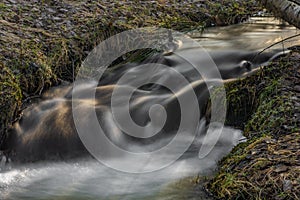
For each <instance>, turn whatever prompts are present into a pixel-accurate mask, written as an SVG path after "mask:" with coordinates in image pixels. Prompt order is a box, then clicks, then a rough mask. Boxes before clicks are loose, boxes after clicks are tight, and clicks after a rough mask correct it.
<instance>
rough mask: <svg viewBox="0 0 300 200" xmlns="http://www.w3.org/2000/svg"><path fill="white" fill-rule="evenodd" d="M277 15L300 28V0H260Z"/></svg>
mask: <svg viewBox="0 0 300 200" xmlns="http://www.w3.org/2000/svg"><path fill="white" fill-rule="evenodd" d="M259 1H260V2H261V3H262V4H263V6H265V7H266V8H267V9H268V10H270V11H271V12H272V13H273V14H274V15H275V16H276V17H280V18H282V19H283V20H285V21H287V22H289V23H290V24H292V25H294V26H296V27H297V28H300V0H259Z"/></svg>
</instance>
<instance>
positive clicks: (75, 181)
mask: <svg viewBox="0 0 300 200" xmlns="http://www.w3.org/2000/svg"><path fill="white" fill-rule="evenodd" d="M189 34H190V35H191V36H192V37H193V38H195V39H196V40H197V41H198V42H199V43H200V44H201V45H202V46H203V47H204V48H205V49H207V51H208V52H210V55H211V57H212V58H213V59H214V61H215V63H216V64H217V66H218V69H219V70H220V73H221V76H222V78H223V79H232V78H237V77H239V76H242V75H244V74H245V73H246V74H247V73H248V72H249V70H250V69H249V68H248V67H249V66H248V65H245V62H250V63H251V68H252V69H253V68H256V67H258V66H261V65H265V64H266V63H267V62H268V61H270V60H272V59H273V58H274V56H278V55H279V54H280V53H282V50H283V49H285V48H287V47H289V46H291V45H296V44H299V42H298V40H299V38H294V39H292V40H289V41H288V42H284V43H279V44H278V45H276V46H274V47H273V48H272V49H270V50H267V51H266V52H264V53H262V54H260V55H259V56H256V54H257V53H258V52H259V51H260V50H262V49H264V48H266V47H268V46H269V45H271V44H273V43H275V42H278V41H280V40H281V39H284V38H286V37H289V36H292V35H294V34H297V30H296V29H295V28H293V27H291V26H288V25H286V24H284V23H281V22H280V21H277V20H275V19H273V18H253V19H252V20H251V21H250V22H248V23H245V24H239V25H233V26H228V27H218V28H210V29H207V30H206V31H205V32H204V33H203V34H200V33H198V32H191V33H189ZM297 39H298V40H297ZM177 51H178V52H180V53H181V55H184V57H185V58H188V59H189V60H192V61H193V63H194V64H197V63H198V64H199V63H203V62H206V59H207V58H206V57H203V56H200V55H197V54H196V52H197V51H196V50H195V49H194V48H191V47H190V46H189V45H188V44H183V45H182V47H180V48H179V49H178V50H177ZM151 60H152V61H153V60H156V62H159V63H163V64H165V65H167V66H169V67H170V68H174V69H176V70H177V71H179V72H180V73H181V74H183V75H184V77H185V78H186V79H188V80H189V81H190V82H192V87H193V89H194V90H195V92H196V93H197V100H198V103H199V106H200V108H203V105H202V104H204V102H205V100H207V97H208V93H207V91H208V90H207V87H208V86H206V85H205V84H203V82H201V81H199V77H198V76H196V75H195V74H196V73H195V71H194V69H193V68H192V67H191V66H189V65H187V64H185V63H184V62H183V61H182V59H180V58H179V57H178V56H176V55H174V54H166V55H164V56H160V57H159V58H151ZM207 62H208V61H207ZM133 66H135V65H134V64H128V65H126V66H124V67H123V68H121V69H117V70H115V71H114V72H113V76H110V75H109V74H107V75H106V76H105V77H104V78H103V83H102V84H101V85H98V87H97V91H96V97H97V98H96V100H91V99H85V98H84V97H85V96H84V94H85V93H86V92H87V91H89V90H90V88H91V86H93V84H94V83H85V84H82V85H81V86H80V88H79V89H78V90H77V97H80V98H78V99H76V101H78V102H79V104H78V105H80V106H79V108H78V110H77V111H78V113H79V114H80V113H85V114H84V115H82V116H81V117H82V120H83V121H85V120H90V116H88V115H87V114H86V113H87V110H86V109H87V107H90V106H91V105H93V106H95V105H96V112H97V114H98V115H97V117H98V120H99V121H100V123H102V124H104V129H105V130H106V132H108V134H109V135H108V137H109V138H110V139H111V140H112V141H113V142H114V143H115V144H117V145H118V146H121V147H122V148H124V149H126V150H128V151H133V152H137V153H141V152H148V151H153V150H155V149H157V148H161V147H163V146H165V145H166V144H168V143H170V141H171V140H172V139H173V134H172V133H174V129H176V128H178V127H177V126H176V124H178V123H179V121H178V120H179V118H178V116H180V110H178V109H177V107H178V102H177V101H176V100H174V95H173V94H172V93H171V92H170V91H169V90H167V89H165V88H163V87H161V86H158V85H148V86H145V87H141V88H139V89H138V90H135V92H134V94H133V98H132V101H131V104H130V106H131V107H130V109H131V111H132V112H131V113H130V114H131V116H132V118H133V119H134V120H135V122H136V123H137V124H140V125H141V126H143V125H144V126H145V125H147V123H148V122H149V116H148V115H146V116H145V114H144V113H147V112H146V111H147V110H149V108H150V107H151V105H153V104H162V105H164V106H166V107H167V109H166V110H167V114H168V116H169V115H170V116H171V117H170V119H169V118H168V119H167V121H166V126H164V128H163V130H162V132H160V133H161V134H160V136H157V137H151V138H150V139H149V138H148V139H146V140H145V141H142V142H141V140H136V139H134V138H133V137H130V136H128V135H127V136H123V134H122V132H121V131H120V130H119V129H118V127H116V125H115V124H114V123H113V118H112V116H111V111H110V110H109V109H107V107H108V106H109V105H110V102H109V100H110V98H111V93H112V90H113V89H114V86H113V85H114V84H115V83H116V81H117V80H118V79H119V78H120V77H121V76H122V75H124V74H125V73H126V74H127V75H129V77H131V79H130V80H132V81H133V80H135V79H134V78H132V77H136V74H138V71H136V70H131V69H132V68H133ZM206 70H207V71H209V70H210V69H206ZM163 73H164V72H162V71H158V72H157V74H156V75H155V76H153V77H147V79H155V80H159V81H160V83H164V82H166V81H167V80H169V79H170V77H169V76H161V74H163ZM208 74H209V73H208ZM143 78H144V79H145V77H143ZM212 78H216V77H213V76H212ZM133 82H134V81H133ZM178 87H180V86H178ZM124 88H125V89H128V88H129V86H128V85H124ZM71 89H72V87H71V86H61V87H59V88H55V89H52V90H50V91H48V92H47V93H46V94H45V95H44V100H42V101H41V102H40V103H37V104H34V105H32V106H31V107H29V108H28V109H26V110H25V111H24V115H23V118H22V119H21V120H20V122H18V123H16V124H15V126H14V133H15V134H16V135H17V136H18V137H19V138H21V139H20V140H16V139H13V141H14V143H12V144H13V145H15V150H16V151H19V154H20V157H19V158H18V159H19V160H21V159H24V160H34V159H37V160H40V159H45V157H44V156H49V155H47V154H46V153H45V152H47V153H49V154H50V156H53V155H56V156H57V154H59V156H61V157H63V158H64V157H68V156H70V155H68V154H70V153H69V152H70V151H72V154H76V155H77V153H79V154H80V155H81V153H82V151H84V150H83V146H82V144H81V143H80V142H78V140H79V138H78V135H77V134H76V131H75V128H74V125H73V122H72V117H71V115H72V114H71V111H70V109H71V97H70V96H71V93H70V91H71ZM179 89H180V88H179ZM184 93H185V92H184V91H182V90H178V93H177V96H176V97H180V96H184V95H182V94H184ZM76 109H77V108H76ZM191 113H193V112H191ZM154 114H155V113H154ZM200 114H203V113H200ZM191 116H193V114H192V115H191ZM192 118H193V117H191V119H188V120H192ZM196 119H197V118H196ZM197 120H198V119H197ZM198 121H200V123H198V126H197V128H196V129H195V130H194V132H195V134H196V135H193V134H186V135H184V137H182V138H180V140H179V141H178V142H177V143H176V145H175V148H173V149H172V151H167V153H162V154H161V155H159V157H158V158H159V159H158V161H156V162H152V163H151V162H150V163H148V164H147V167H149V166H150V169H156V167H157V168H159V165H161V163H163V162H164V160H166V159H167V158H168V157H172V156H175V157H176V155H177V153H178V152H177V151H179V150H180V149H182V147H184V146H185V145H186V143H185V142H186V141H193V143H192V145H191V147H190V148H189V149H188V150H187V151H186V153H184V154H183V155H182V156H180V158H179V159H177V161H175V162H174V163H173V164H171V165H169V166H167V167H165V168H163V169H160V170H156V171H154V172H149V173H126V172H120V171H117V170H115V169H112V168H109V167H106V166H105V165H104V164H101V163H100V162H98V161H96V160H95V159H92V158H90V157H84V158H81V159H78V158H77V159H71V160H69V159H65V161H44V162H38V163H34V164H16V163H14V162H13V163H10V164H8V165H6V166H4V165H3V162H2V164H1V170H2V171H1V172H0V199H200V198H203V199H207V198H208V197H207V196H206V195H205V194H204V192H202V190H201V189H199V188H197V186H196V185H194V184H192V183H190V182H189V181H188V184H185V183H181V184H179V186H178V185H176V184H172V183H174V182H175V181H178V180H179V179H182V178H186V177H189V176H196V175H198V174H200V175H210V174H212V173H213V172H214V170H215V169H216V163H217V161H218V160H220V159H221V158H222V157H223V156H225V155H226V154H228V153H229V151H230V150H231V149H232V147H234V146H235V145H236V144H238V143H239V142H241V141H242V140H244V137H243V135H242V133H241V131H240V130H236V129H233V128H230V127H225V128H223V129H222V126H221V125H219V124H215V126H214V127H213V128H212V129H211V132H210V134H207V133H206V131H207V128H208V127H207V124H206V121H205V120H204V118H203V117H200V118H199V120H198ZM85 122H86V121H85ZM156 123H158V124H159V123H160V122H159V121H158V122H156ZM217 132H220V133H221V134H220V137H219V139H218V141H217V143H216V145H214V148H213V149H212V151H211V152H210V153H209V154H208V155H207V156H206V157H204V158H201V159H200V158H199V149H200V147H202V148H206V147H207V148H209V146H210V143H211V142H212V141H213V140H214V136H215V134H217ZM58 133H60V134H62V135H63V136H58V137H54V136H53V135H57V134H58ZM147 134H148V133H145V135H147ZM66 135H67V137H64V136H66ZM161 135H162V136H161ZM204 137H206V140H204ZM49 138H51V139H49ZM45 141H47V142H46V143H45ZM104 149H105V150H106V156H107V157H109V158H108V160H110V161H111V162H112V163H114V164H115V165H117V166H121V167H122V168H123V169H128V170H127V171H130V169H135V168H136V166H137V165H139V163H137V162H123V161H124V160H126V155H122V156H121V157H120V156H119V157H118V156H115V155H114V154H113V153H111V151H110V149H107V148H106V147H105V148H104ZM85 153H86V152H85ZM110 153H111V154H110ZM47 158H48V157H47ZM141 162H142V160H141ZM145 168H146V167H145ZM200 185H201V184H200ZM198 187H200V186H198Z"/></svg>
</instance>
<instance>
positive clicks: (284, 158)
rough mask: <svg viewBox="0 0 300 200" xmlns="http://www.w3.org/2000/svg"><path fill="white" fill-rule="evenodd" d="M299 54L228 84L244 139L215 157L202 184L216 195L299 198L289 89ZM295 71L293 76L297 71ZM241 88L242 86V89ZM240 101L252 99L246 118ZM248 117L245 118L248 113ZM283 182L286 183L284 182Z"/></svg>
mask: <svg viewBox="0 0 300 200" xmlns="http://www.w3.org/2000/svg"><path fill="white" fill-rule="evenodd" d="M299 55H300V54H299V53H297V52H294V53H292V54H290V55H288V56H286V57H284V58H281V59H278V60H276V61H274V62H273V63H272V64H271V65H270V66H267V67H266V68H265V69H263V70H262V71H260V72H259V73H257V74H255V75H253V76H251V77H248V78H245V79H243V80H239V81H237V82H233V83H229V84H227V85H226V89H227V90H228V93H229V102H230V103H232V105H231V104H229V107H231V106H232V108H233V109H234V110H233V111H229V112H230V115H231V117H232V120H234V118H235V117H236V118H238V117H240V115H242V119H243V121H242V122H241V123H244V124H245V126H244V132H245V135H246V136H247V137H248V138H249V139H248V141H247V142H245V143H241V144H239V145H238V146H237V147H235V148H234V149H233V151H232V152H231V153H230V154H229V155H228V156H226V157H225V158H224V159H223V160H222V161H221V162H220V171H219V172H218V174H217V175H216V176H215V177H214V178H213V179H212V180H211V181H210V183H209V184H207V188H208V189H209V190H210V191H211V192H212V193H213V194H214V195H215V197H216V198H221V199H297V197H299V195H300V194H299V191H300V190H299V189H300V183H299V178H297V177H300V170H299V157H298V156H297V153H296V152H298V151H299V144H300V143H299V142H300V141H299V137H300V133H299V121H298V119H297V117H295V114H296V113H297V112H299V110H297V109H295V108H296V107H295V104H296V103H297V100H295V98H293V97H294V96H296V93H295V91H294V90H293V89H291V88H293V85H294V81H291V80H295V81H296V82H297V79H298V81H299V78H297V77H299V69H300V65H299V60H298V58H299ZM297 74H298V75H297ZM245 87H246V88H247V89H245ZM242 102H251V104H250V105H252V107H251V109H250V111H249V113H248V114H246V115H247V117H245V116H244V115H245V113H244V110H245V108H244V106H245V104H243V103H242ZM249 116H250V117H249ZM287 185H288V186H287Z"/></svg>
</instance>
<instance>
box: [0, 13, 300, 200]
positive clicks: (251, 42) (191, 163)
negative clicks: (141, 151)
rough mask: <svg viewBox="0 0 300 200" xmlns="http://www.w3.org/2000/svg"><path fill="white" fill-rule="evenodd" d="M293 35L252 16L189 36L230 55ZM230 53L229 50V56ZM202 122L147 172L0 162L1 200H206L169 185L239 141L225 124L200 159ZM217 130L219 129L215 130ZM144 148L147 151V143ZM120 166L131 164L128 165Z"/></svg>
mask: <svg viewBox="0 0 300 200" xmlns="http://www.w3.org/2000/svg"><path fill="white" fill-rule="evenodd" d="M297 33H299V31H298V30H296V29H295V28H293V27H291V26H289V25H287V24H286V23H282V22H280V21H279V20H275V19H274V18H252V19H251V20H250V21H249V22H247V23H245V24H239V25H233V26H228V27H217V28H210V29H207V30H205V31H204V33H203V34H201V33H199V32H191V33H189V34H190V35H191V36H192V37H193V38H195V39H197V41H199V42H200V44H201V45H202V46H203V47H204V48H206V49H207V50H208V51H209V52H212V54H213V53H214V52H217V51H218V52H220V51H221V52H231V51H232V52H235V53H237V52H239V51H240V50H244V51H245V50H247V51H253V50H255V51H259V50H261V49H264V48H266V47H268V46H269V45H271V44H274V43H275V42H278V41H280V40H282V39H284V38H287V37H289V36H292V35H294V34H297ZM296 44H299V38H294V39H292V40H290V41H287V42H284V43H280V44H278V45H276V46H275V47H273V49H274V48H277V49H278V48H279V49H280V48H287V47H289V46H292V45H296ZM221 55H222V56H223V57H222V60H221V62H222V63H226V56H224V55H225V54H224V53H221ZM228 55H229V54H228ZM232 55H234V53H233V54H230V56H232ZM219 62H220V61H219ZM222 63H221V64H220V65H222ZM217 64H218V63H217ZM204 123H205V121H202V126H200V127H199V130H198V137H196V140H195V141H194V143H193V145H192V147H191V148H190V149H189V151H188V152H186V153H185V154H184V155H183V156H182V157H181V158H180V159H179V160H177V161H176V162H175V163H173V164H172V165H170V166H169V167H167V168H164V169H163V170H159V171H156V172H151V173H147V174H129V173H123V172H119V171H116V170H114V169H110V168H108V167H106V166H104V165H102V164H101V163H99V162H97V161H96V160H94V159H91V158H86V159H80V160H71V161H65V162H41V163H36V164H26V165H15V164H14V163H11V164H10V165H11V166H10V165H8V166H5V167H4V166H3V164H2V169H1V170H2V171H1V172H0V199H13V200H18V199H19V200H21V199H22V200H23V199H57V200H62V199H72V200H73V199H193V198H195V199H201V198H203V199H206V198H207V197H206V196H205V194H204V192H202V191H201V190H199V189H192V188H193V187H194V186H193V184H192V183H191V184H190V187H187V188H185V187H179V188H180V189H178V187H170V186H169V184H171V183H174V182H175V181H178V180H179V179H182V178H185V177H189V176H195V175H197V174H200V175H208V174H211V173H213V172H214V170H215V169H216V163H217V161H218V160H220V159H221V158H222V157H223V156H225V155H226V154H227V153H229V152H230V150H231V149H232V147H234V146H235V145H236V144H238V143H239V142H241V141H242V140H244V137H243V136H242V133H241V131H239V130H235V129H232V128H229V127H225V128H224V129H223V131H222V135H221V137H220V139H219V141H218V143H217V145H216V146H215V147H214V149H213V150H212V152H211V153H210V154H209V155H208V156H207V157H205V158H204V159H202V160H200V159H199V158H198V152H199V149H200V146H201V145H208V144H203V136H204V135H205V130H206V127H205V125H204ZM217 129H218V127H216V131H217ZM187 139H189V138H187ZM207 141H208V142H209V140H207ZM160 142H164V141H160ZM156 145H157V144H156ZM178 145H179V146H180V144H178ZM158 146H159V145H158ZM132 148H134V147H132ZM136 148H142V147H136ZM144 148H146V149H147V148H149V149H151V144H149V145H148V146H147V145H146V146H144ZM174 153H175V152H174ZM163 156H169V155H163ZM163 156H162V157H163ZM115 159H116V160H115V162H119V161H118V159H117V158H115ZM119 164H120V165H122V164H124V163H122V162H120V163H119ZM132 165H134V163H132ZM124 167H127V168H130V167H131V165H129V164H127V166H124Z"/></svg>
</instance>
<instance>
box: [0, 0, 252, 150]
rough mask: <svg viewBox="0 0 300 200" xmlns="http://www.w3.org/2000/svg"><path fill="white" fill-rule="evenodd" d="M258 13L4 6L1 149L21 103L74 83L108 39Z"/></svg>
mask: <svg viewBox="0 0 300 200" xmlns="http://www.w3.org/2000/svg"><path fill="white" fill-rule="evenodd" d="M249 8H251V10H249ZM256 8H257V7H256V4H255V1H254V0H251V1H232V0H218V1H198V2H195V3H185V2H184V1H134V0H124V1H110V0H107V1H101V2H97V1H89V0H85V1H73V0H64V1H56V0H51V1H50V0H43V1H36V0H29V1H18V0H4V1H2V2H1V3H0V69H1V70H0V106H1V107H0V111H1V116H0V143H1V141H2V137H3V136H4V135H5V134H4V133H6V130H7V128H8V126H9V125H10V124H11V123H12V122H13V121H14V120H15V119H16V116H18V114H20V111H21V110H22V107H21V106H22V105H24V103H26V102H30V100H31V99H32V98H34V97H38V96H39V95H40V94H41V93H42V91H43V90H45V89H47V88H49V87H50V86H53V85H56V84H59V82H60V81H61V80H67V81H72V80H73V78H74V75H76V70H77V69H78V67H79V66H80V64H81V62H82V61H83V60H84V59H85V57H86V56H87V54H88V52H89V51H90V50H92V49H93V47H95V46H96V45H97V44H98V43H100V42H101V41H102V40H104V39H106V38H108V37H109V36H110V35H113V34H115V33H118V32H121V31H123V30H127V29H132V28H137V27H144V26H159V27H166V28H172V29H176V30H180V31H184V30H190V29H202V28H203V27H207V26H211V25H226V24H231V23H237V22H240V21H242V20H244V19H246V18H247V16H249V15H250V14H251V12H252V11H253V10H255V9H256ZM0 146H1V144H0Z"/></svg>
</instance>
